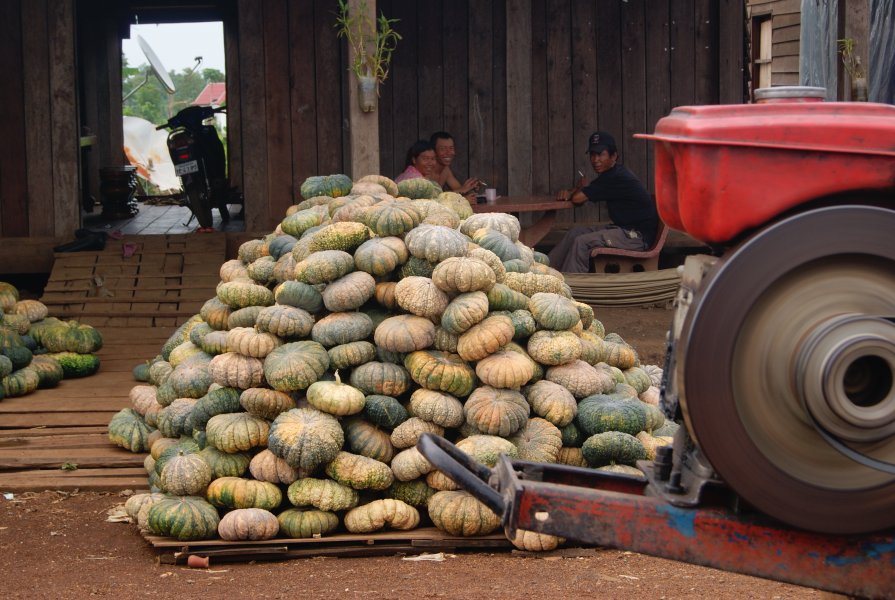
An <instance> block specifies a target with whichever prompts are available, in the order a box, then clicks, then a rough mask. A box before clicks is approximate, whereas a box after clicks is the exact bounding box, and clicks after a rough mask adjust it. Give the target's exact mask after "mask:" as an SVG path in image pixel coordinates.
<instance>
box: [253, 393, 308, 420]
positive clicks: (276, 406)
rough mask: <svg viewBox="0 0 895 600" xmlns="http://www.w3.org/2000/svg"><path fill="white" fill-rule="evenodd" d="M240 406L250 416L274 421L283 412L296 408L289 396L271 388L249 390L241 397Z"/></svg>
mask: <svg viewBox="0 0 895 600" xmlns="http://www.w3.org/2000/svg"><path fill="white" fill-rule="evenodd" d="M239 404H240V405H241V406H242V407H243V408H244V409H245V410H246V412H248V413H249V414H252V415H255V416H256V417H261V418H262V419H267V420H269V421H272V420H274V419H276V418H277V415H279V414H280V413H282V412H286V411H287V410H290V409H292V408H295V400H294V399H293V398H292V396H290V395H289V394H287V393H285V392H280V391H277V390H272V389H269V388H260V387H257V388H249V389H247V390H244V391H243V392H242V394H240V395H239Z"/></svg>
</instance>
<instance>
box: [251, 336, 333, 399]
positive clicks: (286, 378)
mask: <svg viewBox="0 0 895 600" xmlns="http://www.w3.org/2000/svg"><path fill="white" fill-rule="evenodd" d="M327 368H329V354H327V353H326V349H325V348H324V347H323V346H321V345H320V344H318V343H317V342H314V341H310V340H304V341H301V342H292V343H289V344H284V345H282V346H280V347H279V348H277V349H276V350H274V351H273V352H271V353H270V354H268V355H267V358H265V359H264V377H265V378H266V380H267V383H268V385H270V386H271V387H272V388H273V389H275V390H279V391H281V392H291V391H295V390H303V389H305V388H307V387H308V386H309V385H311V384H312V383H314V382H315V381H317V380H318V379H319V378H320V377H321V376H322V375H323V373H324V372H325V371H326V369H327Z"/></svg>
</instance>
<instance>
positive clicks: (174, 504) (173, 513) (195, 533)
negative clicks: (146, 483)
mask: <svg viewBox="0 0 895 600" xmlns="http://www.w3.org/2000/svg"><path fill="white" fill-rule="evenodd" d="M219 522H220V518H219V517H218V511H217V509H216V508H215V507H214V506H212V505H211V504H209V503H208V502H207V501H206V500H205V499H204V498H199V497H197V496H174V497H171V498H166V499H164V500H159V501H158V502H155V503H153V504H152V505H151V506H150V507H149V513H148V516H147V520H146V524H147V526H148V527H149V530H150V531H151V532H152V533H155V534H156V535H163V536H166V537H171V538H174V539H176V540H179V541H196V540H207V539H211V538H213V537H215V535H217V530H218V523H219Z"/></svg>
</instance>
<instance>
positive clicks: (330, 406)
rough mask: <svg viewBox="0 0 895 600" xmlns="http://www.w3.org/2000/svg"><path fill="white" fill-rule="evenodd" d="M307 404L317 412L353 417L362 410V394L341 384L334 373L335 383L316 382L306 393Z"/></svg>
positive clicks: (363, 401) (337, 374) (337, 375)
mask: <svg viewBox="0 0 895 600" xmlns="http://www.w3.org/2000/svg"><path fill="white" fill-rule="evenodd" d="M306 397H307V400H308V404H310V405H311V406H313V407H314V408H316V409H317V410H320V411H323V412H325V413H328V414H331V415H335V416H337V417H344V416H348V415H355V414H357V413H359V412H361V411H362V410H363V409H364V403H365V400H364V393H363V392H362V391H360V390H359V389H357V388H355V387H352V386H350V385H347V384H344V383H342V380H341V379H340V378H339V373H338V371H337V372H336V380H335V381H316V382H314V383H312V384H311V385H310V386H309V387H308V390H307V392H306Z"/></svg>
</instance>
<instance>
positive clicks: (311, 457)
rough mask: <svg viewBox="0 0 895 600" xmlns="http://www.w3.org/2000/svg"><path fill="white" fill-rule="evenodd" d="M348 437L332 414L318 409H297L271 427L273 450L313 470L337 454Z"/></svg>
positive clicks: (285, 413)
mask: <svg viewBox="0 0 895 600" xmlns="http://www.w3.org/2000/svg"><path fill="white" fill-rule="evenodd" d="M344 442H345V436H344V433H343V432H342V426H341V425H340V424H339V421H338V420H336V418H335V417H333V416H332V415H328V414H326V413H324V412H321V411H319V410H317V409H314V408H294V409H292V410H289V411H286V412H284V413H282V414H280V415H279V416H278V417H277V418H276V419H274V421H273V424H271V426H270V436H269V439H268V442H267V445H268V447H269V448H270V450H271V451H272V452H273V453H274V454H276V455H277V456H279V457H280V458H282V459H284V460H285V461H286V462H288V463H289V464H290V465H292V466H293V467H296V468H298V469H303V470H305V471H312V470H313V469H315V468H317V467H318V466H320V465H323V464H326V463H328V462H329V461H331V460H332V459H334V458H335V457H336V455H337V454H338V453H339V451H340V450H341V449H342V445H343V444H344Z"/></svg>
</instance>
